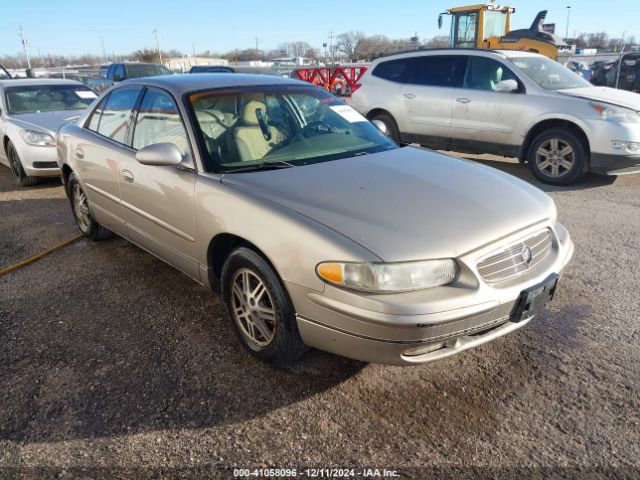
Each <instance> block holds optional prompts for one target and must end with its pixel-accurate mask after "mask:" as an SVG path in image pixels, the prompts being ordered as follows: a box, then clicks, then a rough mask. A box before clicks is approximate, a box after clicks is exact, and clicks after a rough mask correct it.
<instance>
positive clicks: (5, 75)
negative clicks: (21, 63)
mask: <svg viewBox="0 0 640 480" xmlns="http://www.w3.org/2000/svg"><path fill="white" fill-rule="evenodd" d="M10 78H11V74H10V73H9V72H7V69H6V68H4V67H3V66H2V65H0V80H9V79H10Z"/></svg>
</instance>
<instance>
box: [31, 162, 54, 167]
mask: <svg viewBox="0 0 640 480" xmlns="http://www.w3.org/2000/svg"><path fill="white" fill-rule="evenodd" d="M33 168H58V162H33Z"/></svg>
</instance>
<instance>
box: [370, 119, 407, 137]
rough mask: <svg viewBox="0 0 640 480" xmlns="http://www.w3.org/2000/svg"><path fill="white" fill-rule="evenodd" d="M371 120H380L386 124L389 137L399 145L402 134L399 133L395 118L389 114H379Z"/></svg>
mask: <svg viewBox="0 0 640 480" xmlns="http://www.w3.org/2000/svg"><path fill="white" fill-rule="evenodd" d="M369 120H371V121H373V120H378V121H380V122H382V123H384V125H385V127H387V135H388V136H389V138H390V139H391V140H393V141H394V142H396V143H398V142H399V141H400V132H399V131H398V125H397V124H396V121H395V120H394V119H393V117H392V116H391V115H389V114H387V113H379V114H377V115H374V116H373V117H371V118H370V119H369Z"/></svg>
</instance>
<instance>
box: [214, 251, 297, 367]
mask: <svg viewBox="0 0 640 480" xmlns="http://www.w3.org/2000/svg"><path fill="white" fill-rule="evenodd" d="M220 277H221V282H222V303H223V304H224V307H225V310H226V313H227V316H228V317H229V320H230V321H231V323H232V325H233V327H234V330H235V332H236V334H237V336H238V338H239V339H240V342H241V343H242V345H243V346H244V347H245V348H246V349H247V350H248V351H249V352H250V353H251V354H252V355H253V356H254V357H256V358H258V359H260V360H262V361H264V362H267V363H270V364H272V365H278V366H283V365H287V364H291V363H294V362H296V361H298V360H300V359H301V358H302V357H303V356H304V354H305V353H306V352H307V350H308V347H307V346H306V345H305V344H304V343H303V342H302V339H301V338H300V332H299V331H298V325H297V323H296V316H295V311H294V308H293V304H292V303H291V299H290V298H289V295H288V293H287V291H286V290H285V288H284V287H283V285H282V283H281V282H280V280H279V278H278V276H277V275H276V273H275V272H274V271H273V269H272V268H271V266H270V265H269V264H268V263H267V262H266V261H265V260H264V258H262V257H261V256H260V255H259V254H257V253H256V252H255V251H253V250H251V249H249V248H246V247H240V248H238V249H236V250H234V251H233V252H232V253H231V255H229V258H227V260H226V261H225V263H224V266H223V267H222V273H221V275H220Z"/></svg>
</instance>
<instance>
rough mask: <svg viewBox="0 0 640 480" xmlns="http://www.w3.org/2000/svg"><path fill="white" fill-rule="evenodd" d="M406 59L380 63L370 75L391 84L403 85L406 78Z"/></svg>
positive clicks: (407, 62)
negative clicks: (388, 81)
mask: <svg viewBox="0 0 640 480" xmlns="http://www.w3.org/2000/svg"><path fill="white" fill-rule="evenodd" d="M408 65H409V61H408V59H400V60H388V61H386V62H380V63H379V64H378V65H376V67H375V68H374V69H373V72H371V75H373V76H374V77H378V78H383V79H384V80H390V81H392V82H399V83H404V82H406V78H407V66H408Z"/></svg>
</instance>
